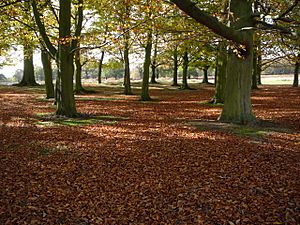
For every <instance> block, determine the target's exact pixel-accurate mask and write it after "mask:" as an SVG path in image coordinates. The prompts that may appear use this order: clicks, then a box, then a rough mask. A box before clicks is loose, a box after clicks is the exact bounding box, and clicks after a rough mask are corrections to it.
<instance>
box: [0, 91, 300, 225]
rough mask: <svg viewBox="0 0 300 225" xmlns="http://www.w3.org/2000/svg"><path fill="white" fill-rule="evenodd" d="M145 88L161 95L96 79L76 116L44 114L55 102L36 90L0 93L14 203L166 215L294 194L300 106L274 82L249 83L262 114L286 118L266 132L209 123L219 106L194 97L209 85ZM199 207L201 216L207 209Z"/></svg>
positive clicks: (5, 167) (6, 186) (0, 166)
mask: <svg viewBox="0 0 300 225" xmlns="http://www.w3.org/2000/svg"><path fill="white" fill-rule="evenodd" d="M98 89H99V90H98ZM270 90H272V91H274V92H277V91H278V90H277V89H276V90H275V89H272V87H270ZM151 91H152V96H153V98H154V99H157V101H153V102H140V101H138V99H139V96H137V95H135V96H128V97H127V96H122V95H120V92H119V94H115V92H116V90H115V89H114V90H112V91H111V92H109V89H106V90H105V93H103V92H101V87H99V88H98V87H97V92H96V93H94V94H89V95H80V96H76V98H77V108H78V112H80V113H84V115H87V118H82V121H81V120H80V118H77V119H76V118H74V119H70V118H64V119H63V120H58V121H56V120H55V117H51V116H49V118H48V117H47V115H48V114H49V113H50V114H49V115H51V114H53V113H54V112H55V108H54V106H53V100H44V99H43V95H42V94H40V93H38V94H37V93H36V92H35V90H26V92H28V93H26V94H25V95H20V96H21V98H19V97H18V95H17V94H13V95H10V96H9V97H5V100H3V99H4V98H1V99H0V100H1V108H0V110H1V114H0V115H1V120H0V121H1V137H2V140H1V141H2V143H1V144H2V145H3V148H2V149H1V150H0V160H1V163H0V170H1V171H3V173H2V174H1V175H2V176H1V178H2V179H1V181H0V182H1V185H2V187H3V190H4V194H5V196H6V198H7V199H9V200H10V201H12V202H14V203H12V204H11V207H12V210H14V212H15V213H17V210H19V209H22V210H24V212H26V213H27V214H28V215H31V214H32V213H35V212H37V209H43V207H45V206H46V207H47V209H51V207H52V208H53V209H55V210H56V209H58V210H61V212H63V211H64V210H65V209H66V208H68V209H69V208H72V210H74V212H76V213H81V212H82V207H83V206H84V211H85V212H87V213H89V214H90V215H94V214H97V215H98V214H100V213H104V215H107V214H109V213H110V211H107V210H108V208H109V209H112V210H113V211H114V212H117V213H120V214H121V213H125V212H126V210H128V209H132V210H140V209H141V208H145V209H147V208H149V207H150V208H151V207H156V209H157V210H158V211H159V212H162V214H163V215H166V214H168V213H170V212H175V211H176V210H177V208H178V207H181V208H182V210H186V212H188V213H190V212H192V213H193V215H196V213H195V212H198V211H199V210H198V209H199V208H201V210H206V211H205V212H210V215H214V213H217V212H220V213H222V212H223V211H222V209H223V208H224V207H226V208H227V211H226V212H228V211H230V210H231V213H234V212H235V208H236V207H238V208H239V207H242V208H243V209H245V210H246V209H249V210H250V209H251V211H253V212H255V213H256V214H260V213H261V211H265V212H270V211H272V210H273V209H274V208H276V209H278V207H286V204H285V202H286V201H291V199H293V198H294V197H295V196H297V194H298V193H299V192H298V186H297V181H296V180H295V177H296V176H297V175H298V174H299V169H298V168H299V160H298V159H299V150H298V149H300V148H299V143H300V142H299V133H297V132H299V129H300V124H299V123H300V122H299V120H295V118H299V111H300V110H298V109H299V107H300V106H299V104H290V103H289V101H288V100H289V97H290V95H289V92H288V91H287V90H284V93H281V92H280V93H281V94H280V93H276V98H277V99H278V100H276V101H274V97H272V95H275V94H274V93H271V91H268V92H267V94H266V98H264V93H263V90H259V91H257V92H255V94H254V96H253V98H254V99H253V101H254V102H255V101H257V102H258V103H259V104H255V103H254V107H253V108H254V111H255V113H256V115H257V116H258V118H259V119H265V120H267V121H270V122H276V124H278V126H280V128H281V126H283V128H285V129H287V128H286V127H288V128H289V129H288V130H287V131H285V130H283V131H281V130H279V131H272V132H265V133H262V136H261V133H260V132H258V131H256V130H255V129H254V130H251V129H249V130H247V129H246V132H244V133H243V131H242V129H237V132H236V133H234V132H229V131H228V130H222V129H218V128H213V127H209V126H208V125H207V124H209V123H215V124H219V123H218V122H217V118H218V116H219V115H220V113H221V110H222V109H221V107H220V106H217V107H215V106H211V105H209V104H199V102H204V101H208V99H210V97H211V96H212V94H213V92H212V91H211V90H195V91H188V92H184V94H183V92H181V91H180V90H177V91H175V90H172V91H168V90H159V89H155V90H151ZM18 92H20V93H21V89H20V90H19V91H18ZM2 93H3V90H2V91H1V90H0V95H1V96H3V95H2ZM291 93H292V96H294V94H295V93H294V91H292V92H291ZM3 94H5V92H4V93H3ZM21 94H22V93H21ZM296 101H297V102H298V100H296ZM2 103H3V104H2ZM42 115H46V116H45V117H43V116H42ZM89 116H90V117H89ZM89 119H90V120H91V121H89ZM77 120H79V121H77ZM193 121H201V125H199V126H197V127H196V126H194V125H193V123H192V122H193ZM47 123H50V125H49V124H47ZM259 131H260V130H259ZM247 132H248V133H250V135H252V136H247V135H248V133H247ZM32 193H34V194H32ZM271 195H272V196H275V195H276V196H277V198H276V199H275V198H274V197H272V196H271ZM15 196H19V197H18V198H16V197H15ZM70 196H72V197H71V198H70ZM174 196H175V197H174ZM22 199H26V204H28V205H29V206H32V207H33V208H28V205H24V204H25V203H23V202H22ZM87 199H88V202H86V201H87ZM228 199H229V200H228ZM278 199H279V200H278ZM0 201H1V200H0ZM253 201H256V205H255V207H253V206H252V203H253ZM266 201H267V202H268V205H267V206H266V204H265V202H266ZM293 201H294V200H293ZM83 202H85V203H83ZM0 203H1V204H2V205H6V204H7V203H5V202H3V201H2V202H0ZM22 204H23V205H22ZM121 206H122V207H125V208H126V210H125V208H122V207H121ZM105 210H106V211H105ZM212 210H214V212H212ZM55 212H56V211H47V213H49V215H50V214H51V215H53V214H55ZM272 212H273V211H272ZM37 213H42V212H37ZM27 214H26V215H27ZM22 215H23V213H22ZM41 215H42V214H41ZM47 215H48V214H47ZM55 215H56V214H55ZM57 215H60V214H59V213H58V214H57ZM199 215H200V216H199V217H198V219H199V221H201V220H202V217H201V215H202V216H203V215H205V214H199ZM261 215H263V214H261ZM268 215H269V214H268ZM174 216H175V217H176V216H177V214H176V212H175V214H174ZM46 217H47V216H46ZM99 224H101V223H99Z"/></svg>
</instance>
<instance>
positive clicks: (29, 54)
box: [18, 44, 38, 86]
mask: <svg viewBox="0 0 300 225" xmlns="http://www.w3.org/2000/svg"><path fill="white" fill-rule="evenodd" d="M23 55H24V69H23V77H22V80H21V82H20V83H19V84H18V86H36V85H38V83H37V82H36V81H35V77H34V65H33V49H32V47H31V46H29V45H27V44H25V45H24V50H23Z"/></svg>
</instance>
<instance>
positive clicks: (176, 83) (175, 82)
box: [172, 46, 179, 86]
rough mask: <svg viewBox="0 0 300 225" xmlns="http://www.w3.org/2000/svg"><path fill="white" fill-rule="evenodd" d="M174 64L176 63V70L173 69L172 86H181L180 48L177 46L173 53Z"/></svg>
mask: <svg viewBox="0 0 300 225" xmlns="http://www.w3.org/2000/svg"><path fill="white" fill-rule="evenodd" d="M173 62H174V64H173V65H174V68H173V84H172V86H179V84H178V48H177V46H176V48H175V50H174V52H173Z"/></svg>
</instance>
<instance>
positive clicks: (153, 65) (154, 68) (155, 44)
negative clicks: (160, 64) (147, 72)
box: [150, 34, 158, 84]
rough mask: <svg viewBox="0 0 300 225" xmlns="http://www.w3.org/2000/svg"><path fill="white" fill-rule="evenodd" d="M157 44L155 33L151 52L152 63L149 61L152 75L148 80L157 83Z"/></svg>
mask: <svg viewBox="0 0 300 225" xmlns="http://www.w3.org/2000/svg"><path fill="white" fill-rule="evenodd" d="M157 44H158V34H156V35H155V42H154V54H153V58H152V63H151V71H152V76H151V81H150V83H151V84H157V81H156V68H157V65H156V60H157Z"/></svg>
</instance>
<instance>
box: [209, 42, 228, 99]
mask: <svg viewBox="0 0 300 225" xmlns="http://www.w3.org/2000/svg"><path fill="white" fill-rule="evenodd" d="M226 77H227V50H226V44H225V42H221V43H220V44H219V50H218V55H217V66H216V75H215V80H216V82H215V86H216V89H215V95H214V97H213V99H212V101H211V103H213V104H218V103H224V99H225V87H226Z"/></svg>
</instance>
